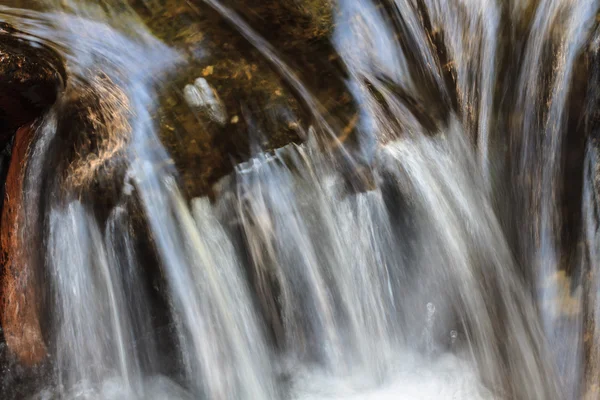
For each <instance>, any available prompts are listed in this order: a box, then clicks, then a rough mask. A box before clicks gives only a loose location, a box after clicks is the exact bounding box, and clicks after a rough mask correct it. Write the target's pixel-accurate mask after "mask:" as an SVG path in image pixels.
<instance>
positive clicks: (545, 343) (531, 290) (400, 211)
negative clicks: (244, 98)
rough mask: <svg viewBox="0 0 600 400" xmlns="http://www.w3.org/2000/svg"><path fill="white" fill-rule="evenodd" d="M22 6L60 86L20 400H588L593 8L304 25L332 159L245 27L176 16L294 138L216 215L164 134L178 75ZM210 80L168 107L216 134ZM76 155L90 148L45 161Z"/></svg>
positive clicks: (342, 19) (410, 6)
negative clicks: (204, 34) (275, 99)
mask: <svg viewBox="0 0 600 400" xmlns="http://www.w3.org/2000/svg"><path fill="white" fill-rule="evenodd" d="M281 1H284V0H281ZM285 1H287V0H285ZM290 1H291V0H290ZM14 3H15V4H11V2H10V1H9V3H8V5H5V6H0V21H3V22H8V23H10V24H12V25H13V26H15V27H17V28H18V29H19V30H20V31H22V32H24V33H23V35H26V36H27V38H28V39H29V40H33V41H41V42H43V43H44V45H47V46H50V47H52V48H53V49H54V50H56V51H57V52H58V53H60V54H61V55H62V57H63V58H64V60H65V64H66V66H67V71H68V76H69V81H68V83H67V88H66V89H65V92H64V93H62V94H61V97H60V98H59V100H58V102H57V104H56V105H55V106H54V107H53V108H52V109H51V110H50V111H49V112H48V113H47V115H45V116H44V117H43V119H42V121H40V123H39V124H38V126H37V128H36V133H35V139H34V141H33V143H32V145H31V146H30V149H29V153H28V162H27V168H26V174H25V184H24V188H25V189H24V199H23V202H24V210H26V211H25V222H24V224H23V226H22V227H21V230H20V234H21V235H23V237H24V238H26V242H27V240H29V239H30V243H40V247H39V248H38V247H35V248H28V249H27V250H26V251H27V253H28V254H29V258H28V259H29V260H31V262H32V263H33V262H34V261H33V260H42V261H40V262H39V263H40V265H41V267H40V268H41V269H42V270H43V271H44V272H43V282H44V286H45V287H46V290H45V291H44V296H43V298H44V302H45V303H46V304H45V305H44V310H45V312H46V313H47V315H48V321H47V323H46V325H47V327H46V328H45V330H46V331H47V332H46V333H45V337H46V341H47V345H48V351H49V355H48V361H47V364H48V365H49V367H48V368H49V371H50V372H49V373H47V374H44V376H43V378H42V379H40V380H38V381H36V385H37V386H36V387H35V390H34V392H35V394H34V395H33V397H32V398H35V399H54V398H57V399H58V398H61V399H62V398H64V399H143V398H144V399H145V398H152V399H166V398H168V399H210V400H226V399H227V400H229V399H252V400H259V399H265V400H267V399H298V400H309V399H311V400H312V399H318V400H321V399H377V400H379V399H411V400H412V399H575V398H584V396H587V397H585V398H590V399H591V398H599V397H598V396H600V394H598V392H597V389H594V388H595V387H596V388H597V383H596V382H597V381H596V380H597V372H598V368H599V366H600V355H599V353H598V350H597V349H596V345H597V344H598V343H600V342H599V340H600V338H598V337H597V335H598V330H597V329H596V326H595V324H596V322H595V321H597V320H598V318H600V317H598V313H599V312H600V311H599V309H598V304H597V294H596V293H597V291H598V284H599V282H600V281H598V277H597V271H598V266H599V264H598V263H599V262H600V259H599V256H598V246H599V245H600V244H599V243H600V242H599V238H598V218H599V216H598V204H597V198H596V197H597V193H598V189H600V186H598V184H597V168H598V164H597V159H598V154H597V152H598V149H597V141H596V138H595V129H596V128H595V124H596V123H597V118H596V119H595V118H594V115H595V114H594V112H595V111H594V110H595V107H596V106H597V104H598V103H597V99H598V97H597V95H596V91H597V89H596V88H595V83H597V82H600V80H598V77H599V76H600V75H598V71H599V70H600V65H598V62H599V60H600V58H598V56H597V54H598V43H600V42H598V40H599V36H598V30H597V29H598V28H597V25H596V24H597V21H598V15H599V14H598V12H599V7H600V3H598V2H597V1H592V0H586V1H578V2H576V1H570V0H541V1H539V2H536V1H533V0H532V1H514V2H510V1H494V0H379V1H377V0H337V1H333V0H331V1H328V0H322V3H323V4H325V5H327V6H331V7H333V10H334V12H333V20H332V21H331V24H332V26H333V28H332V32H331V35H330V37H329V39H328V40H329V41H330V43H331V45H332V47H333V48H334V49H335V51H336V53H337V55H338V57H339V62H340V63H341V64H342V65H343V69H344V72H343V78H342V80H343V82H344V85H345V86H346V87H347V89H348V91H349V93H351V96H352V103H353V104H354V107H355V108H356V113H357V115H358V118H357V121H356V123H355V126H354V127H353V129H351V131H352V133H351V135H350V136H351V137H348V136H349V135H348V131H347V129H346V128H344V124H340V123H339V121H340V120H342V117H339V118H338V116H337V115H335V113H334V112H330V111H329V110H327V108H326V106H325V105H324V104H323V99H321V98H319V96H316V95H315V94H314V93H313V90H312V89H311V88H310V87H309V85H306V84H304V82H303V80H302V75H301V74H299V73H298V72H297V71H296V70H295V68H294V67H293V66H292V64H291V63H289V62H288V61H289V57H284V56H283V55H282V54H280V53H279V51H278V49H277V46H275V45H273V44H271V43H270V42H269V38H265V37H263V36H262V35H261V33H260V29H258V27H256V26H253V25H252V24H251V23H249V22H248V21H247V18H245V16H244V15H243V13H241V12H240V7H236V5H239V3H236V2H235V1H232V2H227V1H221V0H203V1H200V0H195V1H189V2H184V1H181V2H180V4H179V6H181V7H189V9H190V12H191V13H192V15H193V13H194V12H198V13H202V12H203V10H211V11H210V12H211V13H213V14H211V15H215V16H217V17H218V18H221V20H222V21H224V22H223V23H227V24H229V25H230V26H231V27H232V29H233V30H234V31H235V32H237V34H238V35H239V36H240V37H242V38H244V40H245V41H246V42H245V43H246V46H247V47H248V48H252V49H253V51H256V52H257V54H259V55H260V57H262V58H263V59H264V60H266V62H267V63H268V64H269V65H270V68H272V70H273V71H275V72H276V73H277V74H278V76H280V78H281V80H282V81H283V82H284V83H285V84H286V85H287V87H289V88H291V90H292V91H293V93H294V95H295V96H296V98H297V99H298V101H299V102H300V103H301V104H302V105H303V107H304V109H305V110H306V112H307V113H308V115H309V119H310V121H311V124H310V126H306V127H304V135H303V138H304V140H303V142H302V143H301V144H289V145H287V146H285V147H281V148H278V149H275V150H273V151H266V150H263V149H260V145H256V146H254V149H255V150H254V152H253V154H252V156H251V157H250V158H249V159H248V160H246V161H244V162H240V163H236V165H235V168H234V170H233V172H232V173H230V174H228V175H227V176H224V177H223V178H222V179H221V180H219V182H218V183H216V184H215V190H214V195H213V196H211V197H210V198H209V197H196V198H188V196H187V195H186V192H185V191H184V190H182V188H181V181H180V179H179V172H180V171H177V170H176V168H175V167H174V165H173V161H172V160H171V158H170V155H169V152H168V151H167V150H166V148H165V147H164V146H163V144H162V143H161V141H160V139H159V132H158V125H157V120H156V115H157V112H158V111H159V108H160V103H159V95H160V91H161V88H162V87H164V86H165V85H167V84H168V82H169V80H171V79H173V75H174V74H176V71H177V70H178V68H180V67H181V66H182V65H185V64H186V63H188V62H189V61H190V60H188V59H187V58H188V57H189V55H188V54H182V52H180V51H178V50H175V49H173V48H170V47H169V46H167V45H166V44H164V43H162V42H161V41H159V40H158V39H157V38H156V37H155V36H153V35H152V34H151V33H150V31H149V30H148V28H146V26H145V24H144V22H143V21H142V19H141V18H140V17H139V15H138V14H137V13H136V9H134V8H133V7H132V6H131V5H130V4H126V3H121V2H106V3H105V2H100V3H96V2H92V1H90V2H85V1H75V0H67V1H57V2H56V3H53V2H51V1H48V2H47V3H43V2H23V3H32V4H31V5H29V6H27V5H25V6H23V5H22V4H21V3H20V2H14ZM142 3H144V4H145V5H146V7H148V8H149V9H152V7H154V6H153V2H152V1H147V2H142ZM242 3H243V2H242ZM300 3H301V2H300ZM306 3H307V4H308V3H309V2H308V1H307V2H306ZM312 3H314V2H312ZM132 4H133V2H132ZM22 7H27V8H22ZM138 7H139V5H138ZM248 7H251V6H250V5H249V6H248ZM307 7H310V6H307ZM242 10H243V8H242ZM582 65H583V67H582ZM340 74H342V72H340ZM205 78H206V79H204V78H201V79H199V80H196V81H195V84H194V85H191V84H190V85H188V86H186V87H185V89H184V87H181V88H180V90H181V91H182V93H183V96H184V97H185V98H186V99H187V100H188V101H189V102H190V105H191V109H190V112H192V111H193V110H192V109H194V108H202V107H208V109H209V115H216V117H215V118H214V119H215V120H216V121H217V123H220V124H223V123H224V121H225V115H226V114H224V111H223V110H222V109H220V108H218V107H219V105H218V101H217V100H216V99H217V98H218V97H217V96H215V93H208V94H207V90H206V88H207V87H208V88H209V90H208V92H210V87H209V86H208V84H209V83H210V79H211V78H210V74H208V75H207V76H205ZM332 79H333V78H332ZM582 82H583V83H582ZM588 82H589V83H588ZM203 90H204V92H203ZM80 92H83V93H88V92H90V93H92V94H93V95H96V96H98V97H97V98H96V99H97V101H96V102H95V103H93V104H96V106H95V107H96V109H94V108H93V107H92V108H91V111H90V108H86V107H80V108H74V110H75V112H90V113H93V112H95V113H97V114H98V115H100V117H97V116H94V117H93V118H92V119H91V120H93V121H100V122H99V123H98V124H94V123H92V124H86V123H81V122H80V120H79V119H77V116H76V115H75V116H73V113H74V111H73V109H71V108H70V107H71V106H70V105H69V104H70V103H69V99H70V98H73V96H75V94H77V93H80ZM86 99H87V97H85V96H84V97H83V100H82V101H83V102H85V101H87V100H86ZM98 99H99V100H98ZM207 104H208V105H207ZM236 118H237V117H236ZM232 121H233V120H232ZM236 121H237V120H236ZM248 126H249V127H251V124H248ZM203 127H204V126H203V125H200V124H199V125H198V126H197V129H199V130H200V129H203ZM249 129H250V128H249ZM249 134H252V132H250V133H249ZM77 137H83V138H86V137H87V138H89V139H88V140H89V141H90V142H92V143H94V145H92V146H87V147H85V146H84V147H83V150H78V151H75V152H70V153H69V154H63V152H62V149H63V148H64V147H65V143H67V142H69V141H76V142H77V140H79V139H76V138H77ZM578 138H581V139H578ZM578 141H581V142H582V143H583V145H581V146H579V148H581V151H580V152H579V153H577V154H576V155H575V156H574V157H573V156H572V155H570V154H571V153H569V151H570V150H571V149H572V148H574V147H575V148H577V146H576V145H575V144H573V143H578ZM77 143H79V142H77ZM84 143H87V142H85V141H84ZM569 157H570V158H569ZM573 158H574V159H575V161H574V162H570V161H565V160H572V159H573ZM573 165H574V166H573ZM572 181H577V182H578V183H577V184H575V185H574V187H575V189H573V184H572ZM98 188H100V189H98ZM107 188H108V189H107ZM106 198H108V200H106ZM566 208H568V209H575V210H577V212H574V213H568V212H564V211H563V210H564V209H566ZM573 215H574V216H573ZM564 232H567V234H565V233H564ZM12 373H15V372H14V371H13V372H12ZM594 390H596V391H594ZM7 396H8V398H10V396H11V392H10V388H8V391H7Z"/></svg>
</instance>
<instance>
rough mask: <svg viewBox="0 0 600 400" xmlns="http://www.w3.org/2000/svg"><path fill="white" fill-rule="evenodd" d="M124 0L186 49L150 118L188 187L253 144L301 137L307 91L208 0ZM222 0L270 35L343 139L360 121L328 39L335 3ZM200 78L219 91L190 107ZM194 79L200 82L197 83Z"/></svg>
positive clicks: (194, 192)
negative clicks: (298, 88)
mask: <svg viewBox="0 0 600 400" xmlns="http://www.w3.org/2000/svg"><path fill="white" fill-rule="evenodd" d="M131 3H132V5H133V7H134V8H135V9H136V11H138V12H139V13H140V14H141V15H142V16H143V18H144V20H145V21H146V23H147V25H148V27H149V28H150V29H151V30H152V32H153V33H155V34H156V35H157V36H158V37H159V38H160V39H161V40H163V41H164V42H165V43H166V44H167V45H169V46H171V47H174V48H176V49H177V50H179V51H180V52H181V53H183V54H186V55H187V59H188V63H187V65H185V66H183V67H181V68H179V70H177V71H176V73H175V77H174V78H173V79H172V82H171V83H170V84H169V85H168V87H165V88H164V90H163V91H162V93H161V96H160V103H161V107H160V111H159V112H158V113H157V115H156V119H157V125H159V126H160V130H161V140H162V141H163V143H164V144H165V145H166V147H167V149H168V150H169V152H170V154H171V155H172V157H173V160H174V163H175V166H176V167H177V169H178V171H180V173H181V177H182V181H183V184H184V187H185V189H186V192H187V194H188V196H189V197H197V196H202V195H205V194H211V193H212V186H213V184H214V183H215V182H217V181H218V180H219V179H220V178H221V177H223V176H224V175H227V174H229V173H231V172H232V170H233V165H234V164H236V163H239V162H242V161H245V160H247V159H248V158H249V157H250V156H251V155H252V154H253V153H255V152H256V151H261V150H272V149H275V148H280V147H283V146H285V145H287V144H289V143H292V142H295V143H298V142H301V141H302V140H304V138H305V132H306V130H307V129H308V127H309V126H311V125H315V120H314V116H313V115H312V113H311V111H310V110H309V109H308V108H307V106H306V104H305V100H304V99H303V98H302V96H301V95H299V93H297V91H296V89H294V88H293V87H292V85H290V83H289V82H288V81H287V80H286V78H285V77H284V76H283V75H284V74H282V71H281V70H279V69H278V68H277V67H276V66H275V65H274V64H273V62H272V60H271V59H269V57H265V55H264V54H262V53H261V51H259V49H257V48H256V47H255V46H254V45H252V44H251V43H249V41H248V40H247V39H246V38H245V37H244V35H243V34H242V33H241V32H240V31H239V27H236V26H234V25H232V24H230V23H229V22H228V21H227V20H226V19H225V18H224V17H223V16H222V15H220V14H219V13H218V12H217V11H215V10H214V9H212V8H211V7H210V6H208V5H207V3H206V2H204V1H189V2H186V3H185V4H182V3H181V2H178V1H173V0H157V1H152V2H150V1H142V0H139V1H132V2H131ZM222 3H223V4H224V5H226V6H228V7H231V8H232V9H233V10H235V11H236V12H237V13H238V14H239V15H240V16H241V18H243V19H244V20H245V21H247V22H248V23H249V24H250V25H251V27H252V29H255V30H256V31H257V32H258V34H260V35H262V36H263V37H264V38H265V39H266V40H268V41H269V42H270V43H271V45H272V46H273V47H274V48H275V49H276V52H277V55H278V56H280V57H281V58H282V60H284V61H285V62H286V63H287V64H288V65H290V68H291V69H292V71H293V72H294V73H295V74H296V75H297V76H298V78H299V79H300V80H301V81H302V82H303V84H305V85H306V88H307V90H308V92H310V93H311V94H312V96H313V97H314V98H315V99H317V102H318V103H319V104H320V105H321V106H322V107H321V108H322V109H321V110H320V111H321V112H322V113H323V114H324V115H325V116H326V119H327V120H328V121H327V122H328V123H329V124H330V125H331V126H333V127H334V130H335V131H336V132H339V134H340V135H343V136H344V140H346V138H348V137H349V138H351V139H352V135H351V133H352V132H353V131H354V126H356V125H357V124H352V123H350V122H351V121H352V120H353V118H355V116H356V112H355V110H354V108H355V107H354V105H353V103H352V96H351V95H350V94H349V93H348V90H347V88H346V84H345V82H344V73H343V71H342V73H340V71H341V70H342V69H343V68H342V67H341V66H340V62H339V57H338V56H337V54H336V52H335V50H334V48H333V46H332V44H331V40H330V34H331V32H332V30H333V16H334V11H335V10H334V8H333V7H332V5H331V4H330V3H329V2H327V1H325V2H324V1H303V2H297V1H294V0H289V1H288V0H283V1H274V2H261V1H255V0H252V1H250V2H243V1H237V0H235V1H223V2H222ZM197 78H201V80H200V81H198V80H197ZM204 82H206V83H207V84H208V85H209V86H210V87H211V89H212V90H211V91H205V93H209V94H210V93H212V94H213V95H214V97H215V99H218V102H219V103H220V106H219V107H218V108H214V107H212V108H211V107H209V108H206V107H204V108H198V107H197V106H199V105H200V103H202V101H200V102H199V101H198V100H199V99H201V98H202V96H200V95H199V93H201V92H202V91H203V90H201V87H202V86H203V85H204ZM194 83H201V85H200V88H199V86H198V85H195V84H194ZM190 103H191V104H192V105H193V106H192V107H191V109H190ZM213 104H216V103H213ZM223 110H226V114H225V113H224V112H223ZM347 127H351V129H345V128H347Z"/></svg>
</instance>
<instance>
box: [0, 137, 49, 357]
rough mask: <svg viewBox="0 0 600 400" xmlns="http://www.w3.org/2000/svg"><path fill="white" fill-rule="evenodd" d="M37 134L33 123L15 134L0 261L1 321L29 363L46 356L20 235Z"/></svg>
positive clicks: (31, 275) (17, 352) (16, 350)
mask: <svg viewBox="0 0 600 400" xmlns="http://www.w3.org/2000/svg"><path fill="white" fill-rule="evenodd" d="M33 133H34V131H33V129H32V128H31V126H26V127H23V128H20V129H19V130H18V131H17V133H16V135H15V141H14V145H13V153H12V158H11V160H10V166H9V169H8V175H7V178H6V190H5V194H4V206H3V209H2V220H1V225H0V244H1V246H2V252H1V253H0V264H1V265H3V267H4V270H3V272H2V276H1V280H0V294H1V299H0V300H1V303H0V304H1V307H0V322H1V323H2V327H3V330H4V337H5V340H6V343H7V344H8V347H9V349H10V350H11V352H12V353H13V354H14V355H15V356H16V357H17V358H18V359H19V360H20V361H21V362H22V363H24V364H26V365H34V364H36V363H38V362H40V361H41V360H42V359H43V358H44V357H45V355H46V346H45V344H44V341H43V338H42V334H41V329H40V321H39V315H38V312H37V307H38V303H37V302H36V292H35V289H34V287H35V285H34V281H35V276H34V273H33V270H32V268H27V260H26V258H25V252H24V251H23V250H24V248H23V243H22V235H20V234H19V229H20V228H21V226H22V220H23V207H22V195H23V180H24V171H25V165H26V162H27V159H26V155H27V148H28V147H29V144H30V143H31V141H32V138H33Z"/></svg>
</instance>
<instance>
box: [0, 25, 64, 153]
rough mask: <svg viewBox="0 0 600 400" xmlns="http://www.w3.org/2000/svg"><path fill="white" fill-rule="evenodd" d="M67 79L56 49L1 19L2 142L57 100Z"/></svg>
mask: <svg viewBox="0 0 600 400" xmlns="http://www.w3.org/2000/svg"><path fill="white" fill-rule="evenodd" d="M65 80H66V73H65V70H64V67H63V63H62V61H61V59H60V57H59V56H58V55H57V54H56V53H55V52H54V51H53V50H52V49H50V48H49V47H48V46H45V45H43V44H42V43H40V42H39V40H37V39H35V38H30V37H28V36H27V35H25V34H23V33H21V32H19V31H17V30H15V29H14V28H13V27H11V26H10V25H8V24H6V23H2V22H0V145H2V144H3V143H6V141H7V140H8V139H9V138H10V137H11V136H12V135H13V134H14V132H15V130H16V129H17V128H19V127H20V126H22V125H24V124H26V123H28V122H31V121H32V120H34V119H35V118H36V117H38V116H39V115H41V114H42V113H43V112H44V111H45V110H47V109H48V108H49V107H50V106H51V105H52V104H54V102H55V101H56V98H57V94H58V92H59V91H60V90H61V88H62V87H63V86H64V81H65Z"/></svg>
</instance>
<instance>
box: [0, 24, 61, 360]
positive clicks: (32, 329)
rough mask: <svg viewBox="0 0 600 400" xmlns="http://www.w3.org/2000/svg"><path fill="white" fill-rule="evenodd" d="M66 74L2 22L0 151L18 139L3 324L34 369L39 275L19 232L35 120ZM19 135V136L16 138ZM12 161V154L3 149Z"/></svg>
mask: <svg viewBox="0 0 600 400" xmlns="http://www.w3.org/2000/svg"><path fill="white" fill-rule="evenodd" d="M65 80H66V73H65V69H64V66H63V63H62V60H61V59H60V57H59V56H58V55H57V53H55V52H54V51H53V50H52V49H51V48H49V47H48V46H46V45H44V44H42V43H41V42H40V41H38V40H37V39H35V38H31V37H29V36H27V35H26V34H24V33H22V32H20V31H18V30H16V29H14V28H13V27H12V26H10V25H8V24H5V23H0V148H5V147H6V146H7V145H9V144H10V141H11V140H12V138H13V136H14V143H13V146H12V154H11V155H10V162H9V163H8V168H7V169H4V168H3V171H2V175H3V177H4V176H5V177H6V183H5V185H4V191H3V197H4V203H3V208H2V217H1V224H0V244H1V247H2V248H1V252H0V265H1V267H2V269H1V273H0V323H1V325H2V328H3V331H4V338H5V341H6V344H7V345H8V349H9V352H10V353H11V354H12V355H13V356H15V357H16V358H17V359H18V361H20V362H22V363H24V364H26V365H34V364H37V363H38V362H39V361H41V360H42V359H43V358H44V357H45V355H46V347H45V345H44V341H43V338H42V334H41V329H40V320H39V312H38V306H39V304H38V302H37V296H36V289H35V272H34V271H33V267H32V265H31V264H30V263H28V262H27V261H26V260H25V255H24V252H23V249H24V247H23V243H21V235H20V234H19V229H20V228H21V227H22V223H23V210H22V204H21V203H22V196H23V181H24V171H25V167H26V164H27V160H26V158H27V157H26V156H27V149H28V147H29V144H30V143H31V141H32V138H33V136H34V127H33V125H32V123H33V121H34V120H35V119H37V118H38V117H40V116H41V115H43V114H44V112H45V111H46V110H48V109H49V108H50V107H51V106H52V104H54V102H55V101H56V99H57V97H58V94H59V92H60V91H61V90H62V88H63V86H64V82H65ZM15 131H16V134H15ZM3 154H6V157H4V158H6V159H8V154H9V152H7V151H6V149H5V150H4V151H3Z"/></svg>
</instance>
